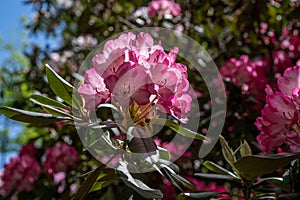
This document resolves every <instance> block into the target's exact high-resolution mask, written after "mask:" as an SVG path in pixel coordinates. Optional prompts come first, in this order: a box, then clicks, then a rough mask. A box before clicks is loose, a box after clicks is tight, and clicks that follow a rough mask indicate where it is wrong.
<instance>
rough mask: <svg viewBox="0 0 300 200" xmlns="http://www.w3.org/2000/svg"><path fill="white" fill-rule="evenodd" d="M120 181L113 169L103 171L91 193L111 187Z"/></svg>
mask: <svg viewBox="0 0 300 200" xmlns="http://www.w3.org/2000/svg"><path fill="white" fill-rule="evenodd" d="M117 180H118V175H117V173H116V171H115V170H113V169H108V168H107V169H103V171H102V173H101V174H100V175H99V176H98V178H97V180H96V181H95V183H94V184H93V186H92V188H91V189H90V191H89V192H93V191H97V190H101V189H103V188H104V187H107V186H109V185H110V184H112V183H114V182H116V181H117Z"/></svg>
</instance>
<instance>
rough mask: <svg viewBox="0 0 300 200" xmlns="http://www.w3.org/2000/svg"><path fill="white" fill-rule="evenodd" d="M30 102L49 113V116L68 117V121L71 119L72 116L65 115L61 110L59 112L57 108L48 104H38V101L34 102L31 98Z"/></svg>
mask: <svg viewBox="0 0 300 200" xmlns="http://www.w3.org/2000/svg"><path fill="white" fill-rule="evenodd" d="M30 100H31V101H32V102H33V103H36V104H38V105H40V106H42V107H43V109H44V110H45V111H47V112H48V113H50V114H53V115H58V116H66V117H70V119H73V116H72V115H70V114H69V113H67V112H65V111H62V110H60V109H58V108H56V107H53V106H51V105H49V104H45V103H42V102H40V101H36V100H35V99H33V98H30ZM39 100H40V99H39ZM54 102H55V101H54ZM57 103H58V102H57ZM62 105H63V104H62Z"/></svg>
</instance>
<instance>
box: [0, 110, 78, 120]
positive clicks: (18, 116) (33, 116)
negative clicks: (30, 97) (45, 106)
mask: <svg viewBox="0 0 300 200" xmlns="http://www.w3.org/2000/svg"><path fill="white" fill-rule="evenodd" d="M0 113H2V114H4V115H5V116H7V117H8V118H10V119H13V120H16V121H20V122H25V123H32V124H34V123H36V124H40V123H53V122H57V121H61V120H71V119H72V118H70V117H66V116H56V115H51V114H46V113H38V112H32V111H26V110H20V109H16V108H11V107H6V106H1V107H0Z"/></svg>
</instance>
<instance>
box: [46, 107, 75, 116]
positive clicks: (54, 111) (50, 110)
mask: <svg viewBox="0 0 300 200" xmlns="http://www.w3.org/2000/svg"><path fill="white" fill-rule="evenodd" d="M42 108H43V110H45V111H46V112H47V113H49V114H52V115H58V116H65V117H69V118H70V119H73V116H72V115H70V114H68V113H65V112H63V111H61V110H59V109H56V108H54V107H51V106H42Z"/></svg>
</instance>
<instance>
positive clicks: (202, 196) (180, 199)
mask: <svg viewBox="0 0 300 200" xmlns="http://www.w3.org/2000/svg"><path fill="white" fill-rule="evenodd" d="M219 194H224V193H223V192H201V193H181V194H179V195H178V196H177V198H176V200H186V199H191V198H192V199H208V198H212V197H214V196H217V195H219Z"/></svg>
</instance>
